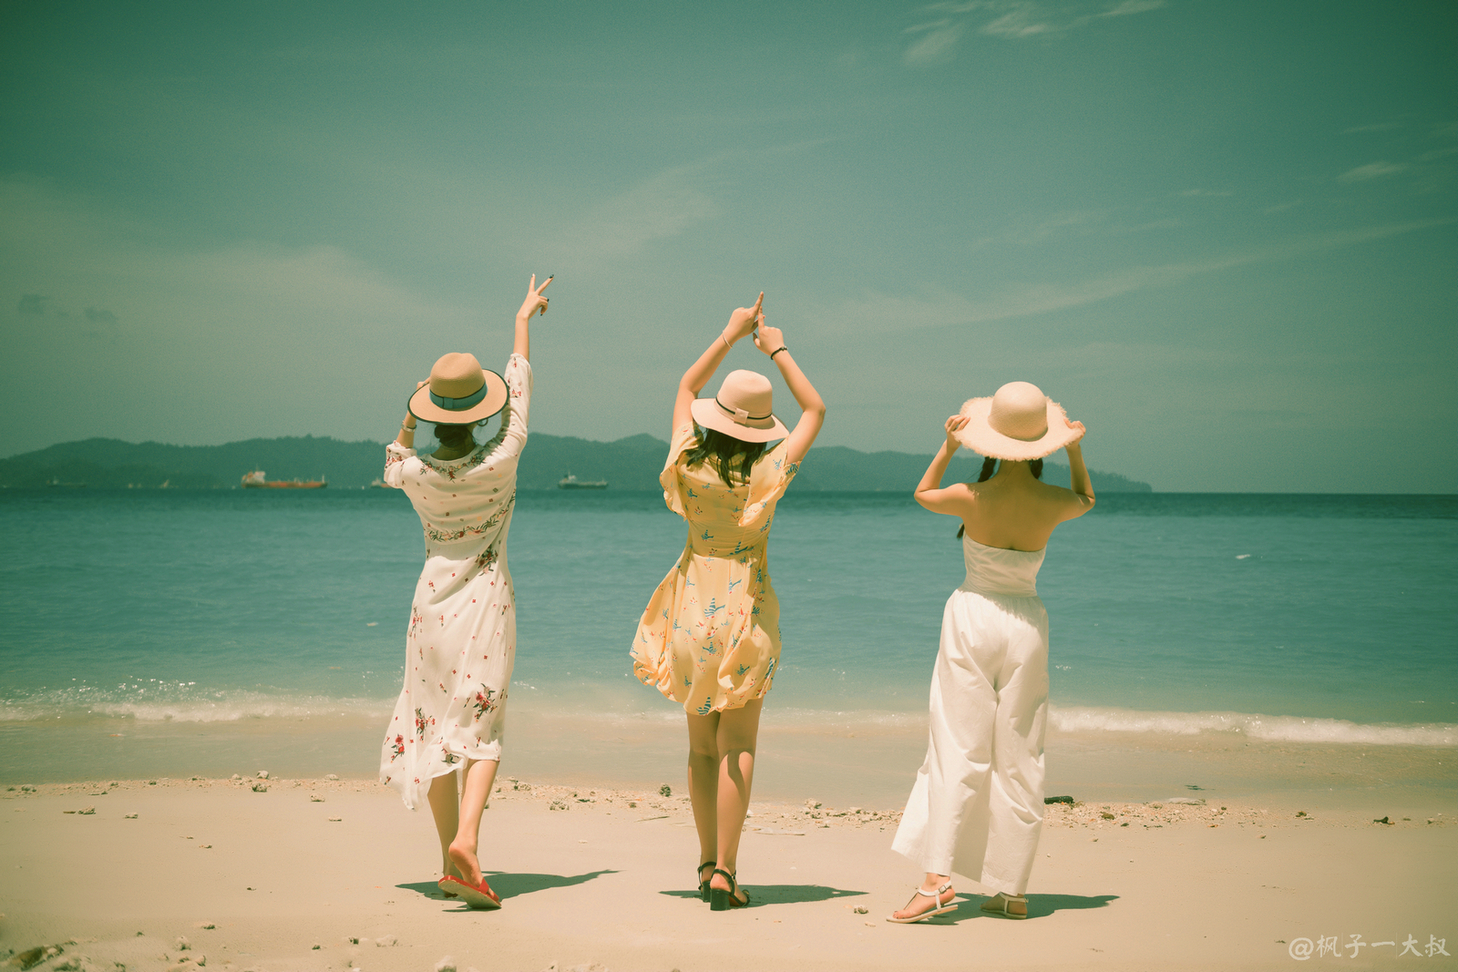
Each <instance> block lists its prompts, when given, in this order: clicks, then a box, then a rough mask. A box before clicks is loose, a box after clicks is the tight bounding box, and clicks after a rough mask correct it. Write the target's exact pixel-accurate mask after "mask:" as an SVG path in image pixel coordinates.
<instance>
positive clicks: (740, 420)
mask: <svg viewBox="0 0 1458 972" xmlns="http://www.w3.org/2000/svg"><path fill="white" fill-rule="evenodd" d="M714 404H715V405H718V406H719V407H720V408H722V409H723V410H724V411H725V412H727V413H728V414H729V415H730V416H731V417H732V418H733V419H734V423H735V424H736V425H748V424H749V423H750V422H763V421H764V420H765V419H767V418H774V413H773V412H766V413H765V414H763V415H750V414H749V412H747V411H745V410H744V409H742V408H730V407H729V406H728V405H725V404H724V403H723V402H721V401H719V398H718V396H715V397H714Z"/></svg>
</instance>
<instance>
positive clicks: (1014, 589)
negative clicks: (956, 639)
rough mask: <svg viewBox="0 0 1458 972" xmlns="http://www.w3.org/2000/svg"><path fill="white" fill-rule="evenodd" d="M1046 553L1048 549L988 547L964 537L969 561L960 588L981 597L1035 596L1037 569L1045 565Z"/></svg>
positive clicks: (966, 555) (965, 555)
mask: <svg viewBox="0 0 1458 972" xmlns="http://www.w3.org/2000/svg"><path fill="white" fill-rule="evenodd" d="M1047 553H1048V548H1047V547H1044V548H1043V549H1042V550H1008V549H1007V548H1005V547H989V546H987V544H985V543H978V542H977V541H976V540H973V539H972V538H971V537H969V536H966V535H963V537H962V554H963V556H964V557H965V558H966V559H967V579H966V580H965V581H963V582H962V586H961V588H959V589H960V590H964V591H976V592H977V593H978V594H1006V595H1011V596H1013V597H1036V596H1037V594H1038V568H1039V567H1042V566H1043V557H1044V555H1045V554H1047Z"/></svg>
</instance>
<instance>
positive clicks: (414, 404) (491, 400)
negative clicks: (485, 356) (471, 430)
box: [409, 351, 506, 425]
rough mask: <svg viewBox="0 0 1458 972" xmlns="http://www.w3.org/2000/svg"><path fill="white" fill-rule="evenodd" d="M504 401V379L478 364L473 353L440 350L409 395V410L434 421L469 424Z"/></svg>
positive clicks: (500, 406) (488, 416)
mask: <svg viewBox="0 0 1458 972" xmlns="http://www.w3.org/2000/svg"><path fill="white" fill-rule="evenodd" d="M505 405H506V379H504V378H502V377H501V376H500V375H498V374H497V373H496V372H494V371H487V370H486V369H485V368H482V367H481V362H479V361H477V360H476V356H475V355H474V354H470V353H466V352H459V351H452V352H451V353H450V354H443V355H441V356H440V359H439V360H437V361H436V363H435V366H434V367H432V368H431V369H430V381H428V382H426V383H425V384H424V385H421V386H420V387H419V388H418V389H416V391H415V394H413V395H411V396H410V403H409V409H410V414H411V415H414V416H415V417H416V418H418V419H420V420H421V421H422V422H434V423H435V424H437V425H470V424H472V423H474V422H480V421H484V420H485V419H489V418H490V417H491V416H493V415H495V414H496V413H497V412H499V411H501V409H502V408H503V407H504V406H505Z"/></svg>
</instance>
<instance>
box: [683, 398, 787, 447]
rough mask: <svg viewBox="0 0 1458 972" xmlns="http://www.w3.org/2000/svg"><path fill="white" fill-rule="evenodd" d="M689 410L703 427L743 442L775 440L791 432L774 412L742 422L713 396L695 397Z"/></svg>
mask: <svg viewBox="0 0 1458 972" xmlns="http://www.w3.org/2000/svg"><path fill="white" fill-rule="evenodd" d="M689 411H691V412H692V413H693V416H694V421H695V422H697V423H699V426H700V427H701V428H705V429H713V430H714V431H715V432H722V433H724V434H725V435H727V436H730V437H731V438H735V439H738V440H739V441H741V442H773V441H774V440H775V439H783V438H784V437H785V436H787V435H789V434H790V430H789V429H787V428H785V423H783V422H781V421H780V420H779V419H778V418H776V417H775V416H774V414H773V413H771V414H770V417H769V418H766V419H749V420H748V421H747V422H745V423H743V424H741V423H739V422H736V421H734V416H733V415H731V414H729V413H728V412H726V411H724V409H722V408H720V407H719V403H718V401H717V400H715V399H712V398H695V399H694V400H693V403H692V404H691V405H689Z"/></svg>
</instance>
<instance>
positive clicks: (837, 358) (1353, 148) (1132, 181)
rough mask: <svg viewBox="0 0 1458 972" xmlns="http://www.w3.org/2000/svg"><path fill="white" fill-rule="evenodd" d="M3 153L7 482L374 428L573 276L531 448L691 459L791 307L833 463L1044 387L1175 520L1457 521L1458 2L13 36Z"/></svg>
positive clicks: (421, 11) (333, 8)
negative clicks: (694, 428) (718, 392)
mask: <svg viewBox="0 0 1458 972" xmlns="http://www.w3.org/2000/svg"><path fill="white" fill-rule="evenodd" d="M0 131H3V132H4V135H3V136H0V335H3V338H0V348H3V352H0V409H3V414H4V415H5V416H6V417H7V420H8V421H7V430H6V435H5V442H4V445H3V446H0V454H4V455H13V454H18V453H23V452H27V451H31V450H34V449H39V448H43V447H45V446H48V445H51V444H53V443H57V442H67V441H74V440H78V439H85V438H90V437H93V436H104V437H111V438H119V439H125V440H128V441H133V442H140V441H145V440H153V441H160V442H168V443H177V444H193V445H204V444H215V443H222V442H230V441H236V440H240V439H246V438H253V437H260V436H262V437H269V436H278V435H305V434H312V435H324V436H333V437H336V438H341V439H347V440H360V439H375V440H378V441H385V440H387V439H389V438H391V437H393V435H394V432H395V429H396V428H397V427H398V425H399V422H400V419H401V418H402V416H403V413H404V402H405V400H406V398H407V396H408V393H409V392H410V391H411V390H413V388H414V384H415V382H416V381H417V380H420V379H423V378H425V377H426V376H427V374H428V372H429V369H430V366H431V363H432V362H433V361H434V360H435V358H436V357H438V356H439V355H441V354H443V353H445V352H447V351H456V350H465V351H471V352H473V353H475V354H476V355H477V356H478V357H479V358H480V359H481V361H482V363H483V365H485V366H486V367H489V368H494V369H496V370H498V371H499V370H501V369H502V368H504V366H505V362H506V357H507V355H508V353H509V351H510V348H511V334H512V319H513V316H514V313H515V311H516V309H517V307H518V306H520V303H521V300H522V298H523V296H524V295H525V292H526V285H527V280H528V278H529V276H530V275H531V274H533V273H536V274H538V275H545V274H548V273H554V274H556V279H555V280H554V281H553V284H552V287H551V289H550V290H549V291H548V296H550V297H551V298H552V304H551V310H550V312H549V313H548V315H547V316H546V317H545V318H539V319H535V320H534V322H533V336H532V364H533V368H534V371H535V391H534V397H533V401H532V411H531V427H532V429H533V430H534V431H538V432H545V433H550V434H554V435H576V436H581V437H584V438H589V439H598V440H612V439H617V438H620V437H623V436H628V435H635V434H638V433H642V432H648V433H652V434H654V435H656V436H658V437H659V438H663V439H667V438H668V433H669V424H670V415H671V410H672V402H673V395H674V390H675V388H676V385H677V380H678V378H679V376H680V375H681V374H682V372H683V370H684V369H685V368H686V367H687V366H688V364H689V363H690V362H691V361H692V360H693V359H694V358H695V357H696V356H697V355H698V354H699V353H700V352H701V351H702V350H703V349H704V348H705V347H707V345H708V344H709V342H710V341H712V340H713V339H714V337H715V335H717V334H718V333H719V331H720V330H721V329H722V328H723V326H724V324H725V322H726V321H727V319H728V315H729V313H730V311H732V310H733V309H734V308H735V307H737V306H741V305H746V304H749V303H752V302H753V300H754V298H755V295H756V294H757V293H758V292H759V291H760V290H763V291H764V292H765V303H764V308H765V313H766V318H767V320H768V321H769V323H771V324H773V325H774V326H776V327H781V328H783V330H784V336H785V344H786V345H788V346H789V347H790V348H791V349H792V350H793V352H794V355H795V358H796V360H797V361H798V362H799V363H800V364H801V366H802V367H803V368H804V370H805V372H806V374H807V375H808V376H809V377H810V379H811V380H812V382H814V384H815V386H816V387H817V389H818V390H819V391H820V393H821V394H822V396H823V397H824V399H825V401H826V403H827V406H828V416H827V421H826V424H825V427H824V430H823V431H822V433H821V436H820V438H819V440H818V444H822V445H846V446H851V447H853V448H857V449H863V450H867V451H875V450H882V449H894V450H898V451H904V452H922V453H928V454H929V453H930V452H932V451H933V450H934V449H935V448H936V446H937V444H938V442H939V441H940V439H941V435H942V432H941V423H942V422H943V421H944V420H945V418H946V417H947V416H948V415H950V414H952V413H954V412H955V411H956V410H957V409H958V407H959V406H960V405H961V403H962V401H963V400H965V399H966V398H969V397H974V396H979V395H990V394H991V393H992V392H993V391H995V390H996V389H997V387H998V386H999V385H1001V384H1002V383H1004V382H1007V381H1013V380H1025V381H1032V382H1034V383H1035V384H1037V385H1038V386H1039V387H1041V388H1042V389H1043V390H1044V391H1045V392H1046V393H1047V394H1048V395H1049V396H1050V397H1052V398H1053V399H1054V400H1056V401H1058V402H1061V403H1062V404H1063V405H1064V406H1065V407H1066V408H1067V409H1068V411H1069V414H1070V415H1071V416H1072V417H1074V418H1076V419H1080V420H1082V421H1083V422H1084V423H1085V424H1086V425H1087V427H1088V430H1089V431H1088V436H1087V439H1086V441H1085V444H1084V454H1085V456H1086V458H1087V460H1088V462H1089V464H1090V465H1091V466H1092V467H1093V468H1096V469H1103V470H1108V471H1111V472H1118V473H1122V474H1124V475H1127V476H1130V477H1132V478H1135V479H1139V480H1143V481H1145V482H1148V483H1151V484H1152V485H1153V486H1154V487H1155V489H1156V490H1160V491H1195V492H1204V491H1209V492H1221V491H1237V492H1270V491H1280V492H1444V493H1447V492H1455V491H1458V6H1455V5H1454V4H1453V3H1451V2H1424V3H1418V2H1407V0H1394V2H1389V3H1383V4H1372V3H1361V4H1359V3H1343V2H1338V3H1331V2H1320V3H1318V2H1308V0H1281V2H1277V3H1271V2H1269V0H1262V2H1259V3H1257V2H1246V0H1096V2H1053V0H1047V2H1037V3H1034V2H1020V0H969V2H944V3H930V4H928V3H889V2H882V3H855V2H844V0H839V2H833V3H819V2H796V3H784V2H773V3H733V2H729V3H721V4H695V3H682V2H656V3H631V2H628V3H623V2H617V3H612V4H588V3H581V2H578V3H552V2H535V3H530V4H525V3H513V2H509V0H507V2H496V3H489V4H480V3H464V2H424V3H416V4H398V3H368V2H349V3H308V4H299V3H294V2H289V3H267V2H250V3H246V4H227V5H223V4H198V3H194V2H188V3H177V4H169V3H135V4H115V3H107V4H77V3H67V2H53V3H46V4H6V5H4V8H3V12H0ZM735 367H744V368H754V369H756V370H760V371H763V372H766V373H772V374H773V373H774V372H775V369H774V368H773V366H770V365H769V364H768V362H767V361H766V360H765V358H764V356H763V355H761V354H760V353H758V352H756V351H754V350H753V348H752V347H751V346H750V345H749V344H748V343H745V344H742V345H740V346H739V347H737V348H735V350H734V351H733V352H732V353H731V354H730V356H729V357H728V359H727V362H726V367H725V368H724V370H723V371H721V375H722V374H723V373H726V372H727V370H728V369H729V368H735ZM717 381H718V379H717V378H716V379H715V381H714V382H713V383H711V385H710V386H709V390H710V391H712V390H713V389H714V388H716V387H717ZM775 396H776V397H775V401H776V410H777V412H778V413H779V414H781V415H782V416H783V417H785V418H787V419H788V420H789V421H790V422H791V423H793V420H794V418H795V417H796V416H797V415H798V410H797V409H796V408H795V406H794V403H793V400H792V398H791V396H790V395H789V393H788V391H787V389H786V388H785V386H784V385H783V383H782V382H780V381H779V380H778V378H777V377H776V392H775ZM1055 458H1059V457H1055ZM911 485H913V484H910V483H908V488H910V486H911Z"/></svg>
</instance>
